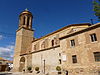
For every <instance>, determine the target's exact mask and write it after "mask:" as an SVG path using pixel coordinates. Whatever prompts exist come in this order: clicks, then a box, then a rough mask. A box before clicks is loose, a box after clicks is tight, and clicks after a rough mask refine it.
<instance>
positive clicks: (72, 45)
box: [70, 39, 75, 47]
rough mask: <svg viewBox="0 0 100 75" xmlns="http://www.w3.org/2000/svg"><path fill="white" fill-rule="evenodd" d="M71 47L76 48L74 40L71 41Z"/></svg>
mask: <svg viewBox="0 0 100 75" xmlns="http://www.w3.org/2000/svg"><path fill="white" fill-rule="evenodd" d="M70 45H71V47H74V46H75V40H74V39H73V40H70Z"/></svg>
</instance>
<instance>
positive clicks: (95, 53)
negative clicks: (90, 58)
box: [94, 52, 100, 61]
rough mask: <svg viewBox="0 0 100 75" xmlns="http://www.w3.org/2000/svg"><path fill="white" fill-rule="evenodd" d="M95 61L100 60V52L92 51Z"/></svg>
mask: <svg viewBox="0 0 100 75" xmlns="http://www.w3.org/2000/svg"><path fill="white" fill-rule="evenodd" d="M94 58H95V61H100V52H94Z"/></svg>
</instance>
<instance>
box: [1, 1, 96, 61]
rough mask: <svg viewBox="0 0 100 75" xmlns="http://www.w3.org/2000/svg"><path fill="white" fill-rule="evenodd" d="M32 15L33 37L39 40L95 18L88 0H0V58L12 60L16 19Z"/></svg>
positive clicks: (16, 25)
mask: <svg viewBox="0 0 100 75" xmlns="http://www.w3.org/2000/svg"><path fill="white" fill-rule="evenodd" d="M26 8H28V10H29V11H31V12H32V14H33V16H34V18H33V28H34V29H35V35H34V36H35V37H36V38H39V37H41V36H44V35H46V34H48V33H50V32H53V31H55V30H57V29H59V28H62V27H64V26H66V25H68V24H78V23H90V19H94V23H96V22H97V21H96V20H97V18H96V17H95V15H94V12H93V5H92V0H0V56H1V57H4V58H6V59H10V60H11V59H12V57H13V52H14V44H15V34H16V30H17V29H18V16H19V14H20V13H21V12H22V11H24V10H25V9H26Z"/></svg>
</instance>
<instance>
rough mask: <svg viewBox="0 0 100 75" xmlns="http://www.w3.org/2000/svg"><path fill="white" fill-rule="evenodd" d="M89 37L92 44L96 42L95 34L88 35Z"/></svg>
mask: <svg viewBox="0 0 100 75" xmlns="http://www.w3.org/2000/svg"><path fill="white" fill-rule="evenodd" d="M90 37H91V41H92V42H95V41H97V37H96V34H95V33H93V34H90Z"/></svg>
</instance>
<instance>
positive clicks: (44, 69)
mask: <svg viewBox="0 0 100 75" xmlns="http://www.w3.org/2000/svg"><path fill="white" fill-rule="evenodd" d="M43 61H44V74H45V59H44V60H43Z"/></svg>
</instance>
